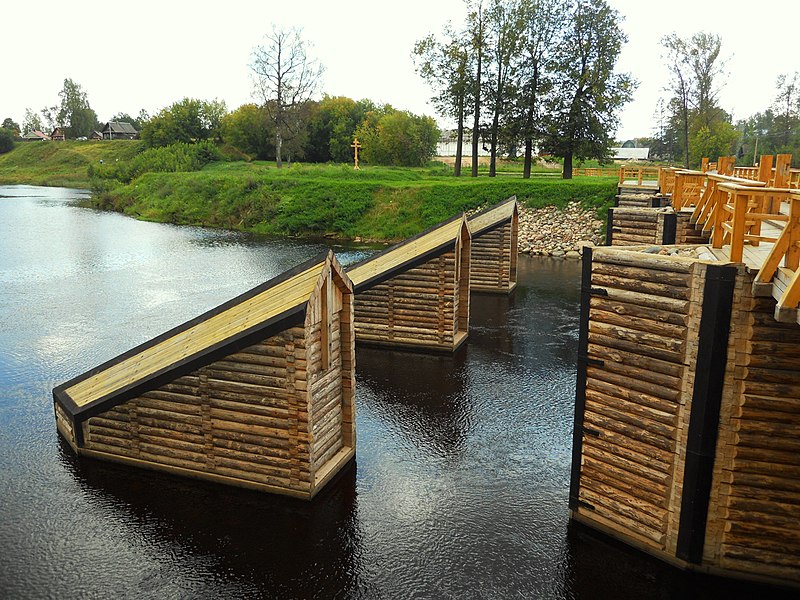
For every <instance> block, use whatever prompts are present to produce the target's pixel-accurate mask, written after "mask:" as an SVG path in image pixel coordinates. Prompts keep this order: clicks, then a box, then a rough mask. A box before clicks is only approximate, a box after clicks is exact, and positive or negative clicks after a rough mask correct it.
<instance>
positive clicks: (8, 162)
mask: <svg viewBox="0 0 800 600" xmlns="http://www.w3.org/2000/svg"><path fill="white" fill-rule="evenodd" d="M142 148H143V145H142V142H138V141H123V140H118V141H113V142H111V141H80V142H78V141H66V142H21V143H17V145H16V147H15V148H14V149H13V150H12V151H11V152H8V153H6V154H0V184H28V185H49V186H63V187H78V188H80V187H82V188H89V187H91V181H90V178H89V173H88V171H89V165H96V164H99V163H100V161H101V160H102V161H103V162H105V163H112V162H115V161H117V160H119V161H127V160H130V159H131V158H133V157H134V156H135V155H136V154H137V153H138V152H140V151H141V149H142Z"/></svg>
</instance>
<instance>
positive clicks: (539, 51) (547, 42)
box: [517, 0, 565, 179]
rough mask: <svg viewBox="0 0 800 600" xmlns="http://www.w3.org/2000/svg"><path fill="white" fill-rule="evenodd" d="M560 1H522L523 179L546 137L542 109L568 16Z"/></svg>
mask: <svg viewBox="0 0 800 600" xmlns="http://www.w3.org/2000/svg"><path fill="white" fill-rule="evenodd" d="M561 6H562V5H561V2H560V0H522V2H521V3H520V13H521V14H520V19H521V22H522V33H521V35H520V52H519V56H518V60H519V66H518V70H517V72H518V82H517V87H518V93H517V111H518V115H519V116H518V119H519V126H518V129H517V132H518V134H519V137H520V138H521V139H522V140H524V142H525V158H524V164H523V171H522V176H523V178H525V179H528V178H530V176H531V166H532V163H533V143H534V140H536V139H538V138H540V137H541V136H542V134H543V127H542V122H541V114H540V113H541V107H542V106H543V105H544V103H545V100H546V96H547V94H548V93H549V92H550V90H551V89H552V86H553V80H554V78H555V68H556V65H555V60H556V57H557V53H556V50H557V48H558V47H559V46H560V43H559V38H560V37H561V35H562V34H563V29H564V24H565V15H564V13H563V12H562V10H561Z"/></svg>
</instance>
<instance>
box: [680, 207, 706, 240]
mask: <svg viewBox="0 0 800 600" xmlns="http://www.w3.org/2000/svg"><path fill="white" fill-rule="evenodd" d="M675 214H676V216H677V224H676V228H675V243H676V244H679V245H680V244H697V245H705V244H708V243H709V240H710V239H711V235H710V233H708V232H703V231H702V229H697V227H696V226H695V224H694V223H692V222H691V216H692V213H691V211H678V212H676V213H675Z"/></svg>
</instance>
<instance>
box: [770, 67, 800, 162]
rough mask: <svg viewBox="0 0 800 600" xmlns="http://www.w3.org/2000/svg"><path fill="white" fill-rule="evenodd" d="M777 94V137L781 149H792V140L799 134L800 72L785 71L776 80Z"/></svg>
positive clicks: (775, 109) (775, 106)
mask: <svg viewBox="0 0 800 600" xmlns="http://www.w3.org/2000/svg"><path fill="white" fill-rule="evenodd" d="M776 87H777V96H776V97H775V102H774V103H773V110H774V112H775V125H776V127H775V129H776V130H777V131H775V134H774V135H775V137H776V140H775V141H776V142H777V144H778V145H779V146H780V149H781V150H783V151H784V152H789V151H791V150H790V148H791V144H790V140H791V139H792V137H796V136H797V134H798V128H799V127H798V126H800V74H798V73H797V71H795V72H794V73H793V74H792V75H791V76H789V75H788V74H786V73H783V74H781V75H779V76H778V80H777V82H776Z"/></svg>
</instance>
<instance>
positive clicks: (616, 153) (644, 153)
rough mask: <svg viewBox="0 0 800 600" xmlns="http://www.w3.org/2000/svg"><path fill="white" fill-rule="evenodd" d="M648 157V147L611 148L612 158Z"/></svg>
mask: <svg viewBox="0 0 800 600" xmlns="http://www.w3.org/2000/svg"><path fill="white" fill-rule="evenodd" d="M649 157H650V148H626V147H624V146H623V147H622V148H611V158H612V159H613V160H647V159H648V158H649Z"/></svg>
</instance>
